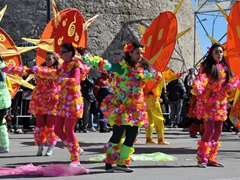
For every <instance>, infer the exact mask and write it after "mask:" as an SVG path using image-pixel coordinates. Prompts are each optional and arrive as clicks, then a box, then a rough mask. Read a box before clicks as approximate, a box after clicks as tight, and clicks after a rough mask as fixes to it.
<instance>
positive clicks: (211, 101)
mask: <svg viewBox="0 0 240 180" xmlns="http://www.w3.org/2000/svg"><path fill="white" fill-rule="evenodd" d="M238 83H239V81H238V77H237V76H233V73H232V71H231V70H230V68H229V66H228V64H227V62H226V60H225V58H224V56H223V48H222V46H221V45H220V44H213V45H212V47H211V48H210V50H209V53H208V55H207V57H206V59H205V60H204V61H203V63H202V64H201V67H200V69H199V71H198V75H197V77H196V79H195V80H194V84H193V95H196V98H197V111H196V114H197V118H198V119H203V120H204V127H205V132H204V134H203V136H202V139H201V140H200V141H198V149H197V150H198V151H197V160H198V166H199V167H202V168H206V167H207V166H216V167H223V165H222V164H220V163H219V162H218V161H217V153H218V150H219V147H220V145H221V143H220V141H219V138H220V135H221V132H222V126H223V121H225V120H226V118H227V96H228V94H229V93H231V91H233V90H234V89H235V88H236V87H237V85H238Z"/></svg>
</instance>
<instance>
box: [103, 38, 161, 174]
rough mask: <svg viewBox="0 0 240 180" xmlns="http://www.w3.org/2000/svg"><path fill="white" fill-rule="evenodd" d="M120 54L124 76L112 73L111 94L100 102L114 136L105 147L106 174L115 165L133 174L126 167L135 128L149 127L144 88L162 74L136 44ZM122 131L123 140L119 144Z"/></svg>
mask: <svg viewBox="0 0 240 180" xmlns="http://www.w3.org/2000/svg"><path fill="white" fill-rule="evenodd" d="M123 51H124V53H125V56H124V59H123V60H122V61H121V62H120V63H119V65H120V69H121V70H122V71H123V72H122V73H115V86H114V88H113V89H114V93H113V94H109V95H108V96H107V97H106V98H105V99H104V100H103V102H102V112H103V114H104V115H105V117H106V118H107V119H108V123H109V124H110V125H111V126H113V134H112V136H111V138H110V140H109V142H108V143H107V144H105V146H104V150H105V152H106V158H105V159H104V162H105V163H106V166H105V168H106V172H113V168H112V164H117V167H116V169H117V170H121V171H125V172H133V169H131V168H129V167H128V165H129V164H130V162H131V156H130V154H132V153H133V152H134V149H133V148H132V146H133V143H134V140H135V138H136V136H137V134H138V127H142V126H143V127H146V126H147V125H148V117H147V113H146V103H145V99H144V93H143V87H144V86H145V84H146V81H148V80H149V79H155V80H157V81H158V80H160V79H161V74H160V73H158V72H157V71H155V70H154V69H153V68H151V67H150V65H149V63H148V61H147V60H145V59H144V58H143V56H142V55H143V53H144V47H143V45H141V44H140V43H139V42H132V43H129V44H127V45H126V46H125V47H124V50H123ZM110 71H111V69H110ZM124 131H125V140H124V142H123V143H120V140H121V137H122V135H123V133H124Z"/></svg>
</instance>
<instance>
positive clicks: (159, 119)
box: [146, 95, 164, 141]
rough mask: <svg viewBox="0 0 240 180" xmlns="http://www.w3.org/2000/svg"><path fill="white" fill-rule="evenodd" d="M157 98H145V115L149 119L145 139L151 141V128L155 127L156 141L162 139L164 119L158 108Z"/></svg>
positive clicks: (151, 96)
mask: <svg viewBox="0 0 240 180" xmlns="http://www.w3.org/2000/svg"><path fill="white" fill-rule="evenodd" d="M159 100H160V99H159V98H156V97H155V96H154V95H147V96H146V103H147V113H148V117H149V126H148V127H146V139H147V140H151V139H152V134H153V127H155V130H156V133H157V137H158V140H160V141H162V140H163V139H164V117H163V115H162V109H161V106H160V102H159Z"/></svg>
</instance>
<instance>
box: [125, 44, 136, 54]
mask: <svg viewBox="0 0 240 180" xmlns="http://www.w3.org/2000/svg"><path fill="white" fill-rule="evenodd" d="M133 50H134V46H133V45H132V43H129V44H126V45H125V46H124V47H123V53H126V52H131V51H133Z"/></svg>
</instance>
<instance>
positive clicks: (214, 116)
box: [192, 64, 239, 121]
mask: <svg viewBox="0 0 240 180" xmlns="http://www.w3.org/2000/svg"><path fill="white" fill-rule="evenodd" d="M217 67H218V69H219V71H220V80H219V81H218V82H216V81H212V80H210V79H209V77H207V75H206V74H205V73H202V68H200V70H199V72H198V75H197V77H196V79H195V80H194V84H193V89H192V92H193V94H194V95H196V97H197V110H196V115H197V118H198V119H204V120H206V121H207V120H210V121H212V120H214V121H225V120H226V118H227V95H228V93H230V92H231V91H233V90H234V89H235V88H236V87H237V86H238V83H239V81H238V77H237V76H234V77H232V78H230V80H229V82H228V83H225V81H226V69H225V67H223V66H222V65H221V64H217Z"/></svg>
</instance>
